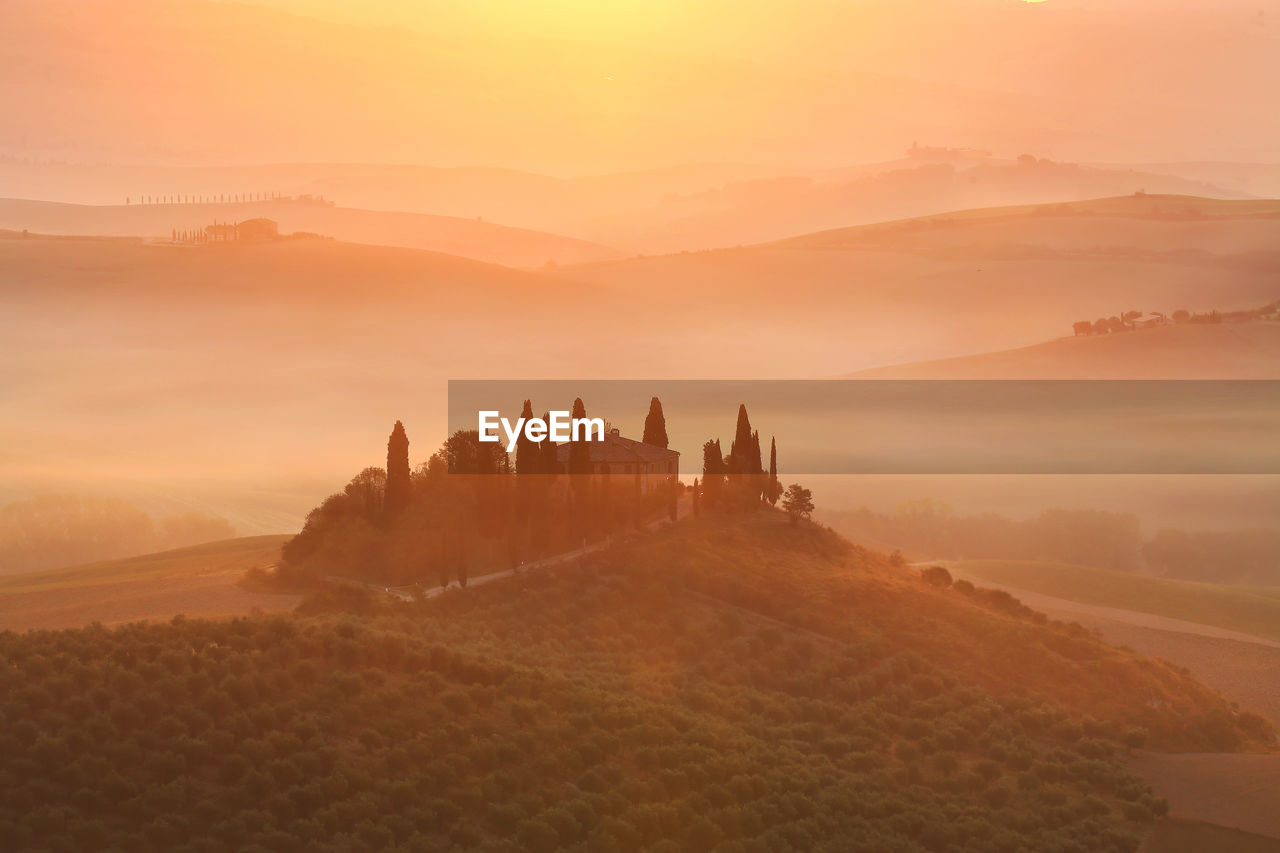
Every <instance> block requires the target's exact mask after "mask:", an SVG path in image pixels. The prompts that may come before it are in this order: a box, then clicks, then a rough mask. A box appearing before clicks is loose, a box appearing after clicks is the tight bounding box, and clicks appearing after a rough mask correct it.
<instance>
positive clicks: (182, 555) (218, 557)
mask: <svg viewBox="0 0 1280 853" xmlns="http://www.w3.org/2000/svg"><path fill="white" fill-rule="evenodd" d="M289 538H290V537H289V536H279V535H277V536H246V537H244V538H241V539H225V540H222V541H220V542H208V543H205V544H202V545H191V546H189V547H186V548H176V549H174V550H172V551H159V552H157V553H154V554H143V555H142V556H140V557H125V558H123V559H119V560H104V561H102V562H98V563H86V564H85V565H83V566H72V567H70V568H65V569H48V570H46V571H41V572H24V573H22V574H16V575H8V576H5V577H0V595H9V594H13V593H19V592H40V591H44V590H52V589H67V588H70V587H79V586H93V585H97V584H107V583H123V582H126V581H136V580H146V579H149V578H159V577H173V576H178V575H182V576H189V575H203V576H206V577H207V576H209V575H225V574H230V573H234V574H237V575H238V574H243V573H244V572H245V571H246V570H248V569H250V568H252V567H254V566H261V565H266V564H268V563H274V562H275V561H276V560H278V559H279V558H280V546H281V545H283V544H284V543H285V542H286V541H288V539H289Z"/></svg>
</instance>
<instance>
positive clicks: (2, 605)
mask: <svg viewBox="0 0 1280 853" xmlns="http://www.w3.org/2000/svg"><path fill="white" fill-rule="evenodd" d="M288 539H289V537H288V536H250V537H244V538H240V539H229V540H226V541H223V542H211V543H209V544H206V545H194V546H191V547H188V548H178V549H176V550H172V551H161V552H158V553H155V554H144V555H142V556H138V557H130V558H126V559H122V560H107V561H104V562H100V563H90V564H88V565H84V566H71V567H68V568H65V569H54V570H50V571H41V572H28V573H24V574H13V575H6V576H4V577H2V578H0V630H14V631H23V630H27V629H32V628H79V627H82V626H85V625H88V624H90V623H93V622H98V623H101V624H104V625H112V624H118V623H122V622H135V621H138V620H143V619H147V620H152V621H162V622H163V621H167V620H169V619H172V618H173V617H174V616H177V615H179V614H183V615H186V616H189V617H227V616H238V615H243V614H245V613H248V612H250V611H252V610H254V609H261V610H266V611H272V610H285V609H289V608H291V607H293V606H294V605H295V604H297V601H298V596H294V595H274V594H263V593H256V592H252V591H249V590H246V589H243V588H241V587H240V586H238V585H237V583H238V581H239V580H240V579H241V577H242V576H243V575H244V573H245V572H246V571H248V570H249V569H251V568H255V567H257V568H261V567H264V566H268V565H271V564H273V563H275V562H276V561H277V560H278V559H279V558H280V546H281V545H283V544H284V542H285V541H286V540H288Z"/></svg>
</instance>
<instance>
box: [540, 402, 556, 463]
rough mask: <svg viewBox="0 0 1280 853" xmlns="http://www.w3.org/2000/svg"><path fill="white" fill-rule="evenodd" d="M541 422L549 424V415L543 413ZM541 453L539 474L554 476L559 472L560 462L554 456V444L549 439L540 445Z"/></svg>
mask: <svg viewBox="0 0 1280 853" xmlns="http://www.w3.org/2000/svg"><path fill="white" fill-rule="evenodd" d="M542 420H543V421H546V422H547V423H550V422H551V413H550V412H543V413H542ZM541 448H542V452H541V453H540V454H539V456H540V457H541V459H542V464H541V466H540V471H539V473H542V474H547V475H549V476H555V475H556V474H557V473H559V471H560V461H559V459H558V458H557V456H556V443H555V442H554V441H552V440H551V439H550V438H546V439H544V440H543V441H542V444H541Z"/></svg>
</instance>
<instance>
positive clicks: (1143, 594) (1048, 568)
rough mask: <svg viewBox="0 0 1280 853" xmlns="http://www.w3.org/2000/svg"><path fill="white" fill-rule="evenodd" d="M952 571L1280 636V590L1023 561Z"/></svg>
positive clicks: (966, 564)
mask: <svg viewBox="0 0 1280 853" xmlns="http://www.w3.org/2000/svg"><path fill="white" fill-rule="evenodd" d="M951 565H952V566H953V571H954V572H955V573H956V574H958V575H960V576H962V577H969V578H973V579H975V580H978V581H987V582H989V583H997V584H1001V585H1004V586H1010V587H1017V588H1019V589H1025V590H1030V591H1031V592H1038V593H1041V594H1043V595H1052V596H1057V597H1058V598H1065V599H1069V600H1071V601H1078V602H1081V603H1084V604H1093V605H1099V606H1103V607H1116V608H1121V609H1125V610H1136V611H1138V612H1141V613H1151V614H1154V615H1156V616H1164V617H1168V618H1170V619H1182V620H1185V621H1187V622H1197V623H1199V624H1202V625H1213V626H1215V627H1218V628H1226V629H1228V630H1231V631H1239V632H1241V633H1245V634H1253V635H1255V636H1259V637H1265V638H1267V639H1270V640H1280V589H1272V588H1251V587H1235V586H1222V585H1218V584H1206V583H1192V582H1189V581H1178V580H1169V579H1166V578H1153V577H1145V576H1142V575H1134V574H1129V573H1127V572H1116V571H1110V570H1107V569H1095V568H1090V567H1088V566H1073V565H1067V564H1064V563H1042V562H1033V561H1020V560H964V561H960V562H957V563H954V564H951Z"/></svg>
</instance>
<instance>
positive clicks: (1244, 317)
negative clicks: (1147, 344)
mask: <svg viewBox="0 0 1280 853" xmlns="http://www.w3.org/2000/svg"><path fill="white" fill-rule="evenodd" d="M1278 307H1280V303H1275V302H1272V303H1270V304H1267V305H1263V306H1261V307H1260V308H1247V309H1245V310H1242V311H1228V312H1226V313H1223V312H1221V311H1217V310H1212V311H1206V312H1204V313H1201V314H1193V313H1191V312H1190V311H1188V310H1187V309H1185V308H1179V309H1178V310H1177V311H1174V312H1173V313H1172V314H1167V315H1166V314H1164V313H1163V312H1160V311H1152V312H1151V313H1150V314H1148V315H1147V318H1148V319H1147V320H1146V321H1145V322H1146V324H1147V325H1151V324H1154V325H1157V326H1165V325H1168V324H1169V323H1174V324H1176V325H1179V326H1182V325H1186V324H1192V325H1201V324H1205V325H1209V324H1216V323H1223V322H1228V323H1241V322H1246V321H1249V320H1254V319H1257V318H1259V317H1267V316H1271V315H1274V314H1275V313H1276V310H1277V308H1278ZM1141 320H1142V312H1141V311H1125V312H1124V313H1123V314H1120V315H1119V316H1116V315H1112V316H1111V317H1099V318H1098V319H1096V320H1093V321H1092V322H1091V321H1089V320H1077V321H1076V322H1075V323H1072V324H1071V330H1072V333H1073V334H1074V335H1076V336H1079V335H1111V334H1115V333H1117V332H1132V331H1134V330H1135V329H1137V328H1138V322H1139V321H1141Z"/></svg>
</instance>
